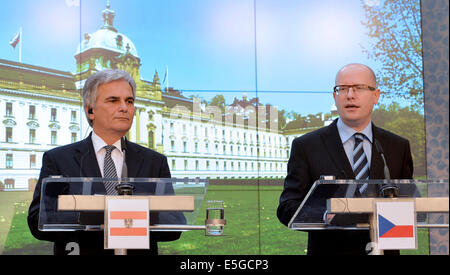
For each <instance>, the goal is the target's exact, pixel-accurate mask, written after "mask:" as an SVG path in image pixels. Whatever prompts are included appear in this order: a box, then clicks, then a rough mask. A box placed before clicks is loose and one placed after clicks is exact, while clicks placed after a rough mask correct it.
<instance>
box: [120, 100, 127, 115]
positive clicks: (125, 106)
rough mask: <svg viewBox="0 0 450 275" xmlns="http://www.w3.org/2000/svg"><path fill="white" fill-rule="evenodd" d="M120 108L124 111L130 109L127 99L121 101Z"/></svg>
mask: <svg viewBox="0 0 450 275" xmlns="http://www.w3.org/2000/svg"><path fill="white" fill-rule="evenodd" d="M119 110H120V111H122V112H127V111H128V105H127V102H126V101H120V105H119Z"/></svg>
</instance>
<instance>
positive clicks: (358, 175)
mask: <svg viewBox="0 0 450 275" xmlns="http://www.w3.org/2000/svg"><path fill="white" fill-rule="evenodd" d="M353 136H354V137H355V147H354V148H353V172H354V174H355V179H357V180H366V179H369V162H368V161H367V157H366V154H365V153H364V149H363V142H362V141H363V140H364V135H363V134H360V133H356V134H354V135H353Z"/></svg>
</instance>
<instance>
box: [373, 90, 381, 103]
mask: <svg viewBox="0 0 450 275" xmlns="http://www.w3.org/2000/svg"><path fill="white" fill-rule="evenodd" d="M380 95H381V91H380V89H376V90H375V95H374V96H375V102H374V105H375V104H377V103H378V100H379V99H380Z"/></svg>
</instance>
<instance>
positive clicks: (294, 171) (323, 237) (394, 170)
mask: <svg viewBox="0 0 450 275" xmlns="http://www.w3.org/2000/svg"><path fill="white" fill-rule="evenodd" d="M336 123H337V119H336V120H334V121H333V123H332V124H330V125H329V126H326V127H323V128H321V129H319V130H316V131H313V132H311V133H308V134H305V135H303V136H301V137H298V138H296V139H294V141H293V142H292V147H291V154H290V158H289V162H288V175H287V176H286V179H285V182H284V190H283V192H282V194H281V197H280V203H279V206H278V209H277V216H278V219H279V220H280V221H281V222H282V223H283V224H285V225H287V224H288V223H289V221H290V219H291V218H292V216H293V215H294V213H295V211H296V210H297V208H298V207H299V206H300V204H301V202H302V201H303V199H304V198H305V196H306V194H307V193H308V191H309V190H310V188H311V186H312V184H313V183H314V182H315V181H316V180H318V179H319V178H320V176H322V175H333V176H336V178H337V179H354V178H355V175H354V173H353V170H352V167H351V165H350V162H349V160H348V158H347V155H346V154H345V150H344V147H343V145H342V141H341V138H340V136H339V132H338V129H337V126H336ZM372 132H373V138H374V139H375V140H377V141H378V142H379V144H380V145H381V147H382V148H383V151H384V154H385V158H386V162H387V165H388V167H389V171H390V175H391V178H392V179H411V178H412V174H413V163H412V157H411V151H410V146H409V142H408V140H406V139H404V138H402V137H400V136H397V135H395V134H393V133H391V132H389V131H386V130H383V129H381V128H378V127H376V126H375V125H374V124H373V123H372ZM383 168H384V163H383V160H382V158H381V156H380V154H379V153H378V151H377V149H376V148H375V144H374V143H372V158H371V166H370V179H384V172H383ZM369 242H370V235H369V232H368V231H310V232H308V254H328V255H331V254H352V255H354V254H365V247H366V244H367V243H369Z"/></svg>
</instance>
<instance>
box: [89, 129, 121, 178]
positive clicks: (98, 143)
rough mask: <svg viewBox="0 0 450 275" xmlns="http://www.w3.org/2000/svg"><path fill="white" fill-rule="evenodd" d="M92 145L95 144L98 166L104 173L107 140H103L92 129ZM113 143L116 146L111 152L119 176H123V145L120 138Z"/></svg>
mask: <svg viewBox="0 0 450 275" xmlns="http://www.w3.org/2000/svg"><path fill="white" fill-rule="evenodd" d="M92 145H93V146H94V151H95V156H96V157H97V162H98V167H99V168H100V172H101V173H102V177H103V176H104V175H103V166H104V164H105V155H106V150H105V148H103V147H105V146H106V145H108V144H106V142H105V141H103V139H102V138H101V137H99V136H98V135H97V134H96V133H95V132H94V131H92ZM112 145H114V146H115V147H116V148H115V149H114V150H112V152H111V158H112V160H113V162H114V165H115V166H116V172H117V177H119V178H121V177H122V166H123V152H122V146H121V142H120V139H118V140H117V141H116V142H114V143H113V144H112Z"/></svg>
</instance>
